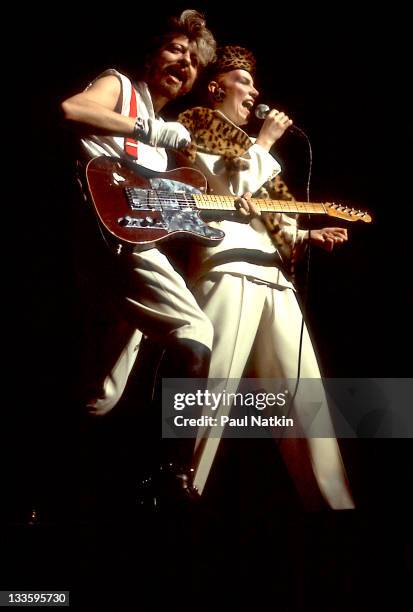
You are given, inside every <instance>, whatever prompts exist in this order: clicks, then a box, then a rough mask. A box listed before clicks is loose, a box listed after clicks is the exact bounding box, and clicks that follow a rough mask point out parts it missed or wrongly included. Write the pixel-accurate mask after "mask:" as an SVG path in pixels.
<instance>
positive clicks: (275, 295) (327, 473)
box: [193, 273, 354, 509]
mask: <svg viewBox="0 0 413 612" xmlns="http://www.w3.org/2000/svg"><path fill="white" fill-rule="evenodd" d="M193 292H194V295H195V296H196V298H197V300H198V303H199V305H200V306H201V308H202V310H203V311H204V313H205V315H206V316H207V317H208V319H209V320H210V321H212V323H213V325H214V342H213V350H212V360H211V366H210V374H209V376H210V378H223V379H240V378H241V377H242V376H243V375H247V376H249V377H258V378H283V379H296V376H297V365H298V350H299V342H300V331H301V324H302V315H301V311H300V308H299V305H298V302H297V299H296V296H295V294H294V292H293V290H292V289H277V288H274V287H273V286H269V285H268V284H267V283H262V282H260V281H254V280H252V279H248V277H245V276H242V275H240V276H237V275H233V274H223V273H210V274H209V275H206V276H204V277H203V278H202V279H201V280H200V281H198V282H197V284H196V285H195V287H194V288H193ZM247 362H248V371H247V372H245V368H246V366H247ZM300 376H301V378H317V379H319V378H321V375H320V370H319V366H318V363H317V358H316V355H315V352H314V349H313V346H312V343H311V340H310V337H309V334H308V331H307V328H306V326H304V333H303V340H302V354H301V375H300ZM323 395H324V397H323V401H322V406H321V407H320V409H319V411H318V416H317V418H318V419H322V421H323V423H324V430H325V423H326V422H327V425H328V427H329V431H330V432H331V437H325V438H317V437H309V438H308V439H307V440H298V439H294V438H292V439H290V438H284V439H282V441H281V444H280V451H281V454H282V456H283V459H284V461H285V462H286V464H287V467H288V469H289V471H290V474H291V475H292V477H293V480H294V482H295V484H296V486H297V489H298V491H299V493H300V494H301V496H302V499H303V501H304V503H306V499H309V500H310V499H311V494H310V495H309V494H308V487H309V483H308V478H307V476H306V471H305V466H304V465H303V461H304V460H305V459H306V460H307V462H311V463H310V472H312V474H313V475H314V477H315V481H316V483H317V484H318V487H319V490H320V492H321V494H322V495H323V497H324V499H325V501H326V502H327V503H328V505H329V506H330V507H332V508H334V509H348V508H353V507H354V503H353V500H352V497H351V494H350V491H349V486H348V482H347V479H346V475H345V471H344V467H343V462H342V459H341V454H340V450H339V447H338V444H337V440H336V439H335V437H334V430H333V426H332V423H331V418H330V415H329V409H328V404H327V399H326V397H325V394H323ZM229 410H230V407H228V406H220V407H219V408H218V410H217V414H216V416H219V414H224V413H225V412H227V413H228V412H229ZM294 411H295V417H296V418H298V421H300V418H301V417H302V416H303V415H302V414H301V413H300V395H299V393H298V394H297V396H296V399H295V403H294ZM315 425H316V424H315ZM219 442H220V440H219V438H218V437H207V438H206V439H203V440H201V439H200V438H198V440H197V445H196V446H197V451H196V460H197V464H196V470H195V485H196V486H197V487H198V489H199V491H200V492H201V493H202V491H203V489H204V487H205V484H206V480H207V478H208V474H209V472H210V469H211V467H212V463H213V461H214V458H215V454H216V452H217V449H218V445H219ZM302 443H304V444H305V448H306V452H305V453H303V445H302ZM309 505H311V502H309Z"/></svg>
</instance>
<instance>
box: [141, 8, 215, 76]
mask: <svg viewBox="0 0 413 612" xmlns="http://www.w3.org/2000/svg"><path fill="white" fill-rule="evenodd" d="M176 34H183V35H184V36H186V37H187V38H188V40H189V41H190V42H195V43H196V45H197V48H198V57H199V62H200V65H201V66H202V67H203V68H204V67H205V66H207V65H208V64H210V63H211V62H212V61H214V59H215V51H216V47H217V44H216V42H215V38H214V36H213V34H212V32H211V31H210V30H209V29H208V28H207V27H206V21H205V17H204V16H203V14H202V13H199V12H198V11H195V10H192V9H187V10H185V11H183V12H182V13H181V14H180V15H179V17H168V18H167V19H166V21H164V23H163V24H161V25H160V27H159V29H158V33H157V34H156V35H155V36H154V38H153V39H152V41H151V43H150V45H149V49H148V53H147V59H148V63H149V64H150V63H151V55H153V54H154V53H156V51H158V50H159V49H160V48H161V47H163V46H164V45H165V44H166V43H168V42H169V41H170V40H172V38H173V37H174V36H176Z"/></svg>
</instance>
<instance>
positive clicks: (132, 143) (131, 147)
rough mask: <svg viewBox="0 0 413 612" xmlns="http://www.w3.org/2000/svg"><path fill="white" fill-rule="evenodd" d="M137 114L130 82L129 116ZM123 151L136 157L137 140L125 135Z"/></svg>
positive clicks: (134, 96) (136, 105)
mask: <svg viewBox="0 0 413 612" xmlns="http://www.w3.org/2000/svg"><path fill="white" fill-rule="evenodd" d="M137 116H138V104H137V100H136V91H135V88H134V87H133V84H131V95H130V105H129V117H137ZM123 148H124V150H125V153H127V154H128V155H130V156H131V157H133V158H134V159H138V141H137V140H134V139H133V138H131V137H130V136H127V137H125V141H124V146H123Z"/></svg>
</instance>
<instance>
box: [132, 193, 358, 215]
mask: <svg viewBox="0 0 413 612" xmlns="http://www.w3.org/2000/svg"><path fill="white" fill-rule="evenodd" d="M128 189H134V188H128ZM146 193H147V194H148V193H150V194H154V195H147V197H146V202H148V203H152V202H156V203H157V204H158V205H159V206H162V205H163V202H162V198H163V199H165V200H172V201H173V202H174V203H177V204H178V205H181V204H182V208H187V207H191V206H192V205H193V204H195V205H199V204H201V205H202V204H205V205H208V204H211V205H215V206H219V205H220V204H221V203H220V202H214V200H213V197H211V196H207V197H206V202H197V201H196V200H195V199H194V197H193V194H189V193H184V192H183V193H182V195H180V196H179V197H176V195H175V194H174V196H173V198H171V192H170V191H161V190H150V191H146ZM128 195H130V197H133V193H130V194H128ZM195 195H198V196H199V197H200V198H203V197H205V196H204V194H195ZM188 196H189V197H190V198H191V199H192V202H193V204H192V203H191V201H189V202H188ZM216 197H217V198H218V199H220V200H222V199H223V198H227V199H228V200H229V201H228V204H226V203H225V202H222V206H223V207H224V206H229V205H230V203H231V202H232V201H233V199H234V198H233V197H232V196H216ZM262 200H263V202H262V205H263V206H264V205H265V206H269V207H270V206H271V204H270V203H267V201H266V200H265V199H264V198H262ZM253 201H254V202H255V203H258V202H259V201H260V198H253ZM271 202H273V203H277V207H278V205H282V210H281V211H278V210H277V211H274V210H272V208H270V209H269V210H268V212H283V211H286V212H297V209H300V210H302V211H304V212H308V211H312V209H313V208H318V209H320V207H321V208H322V209H323V210H327V209H330V208H333V210H335V211H337V212H341V211H342V212H345V213H347V214H354V215H365V214H366V213H365V212H364V211H361V210H357V209H355V208H350V207H349V206H345V205H344V204H341V205H336V204H334V205H329V204H326V203H323V202H294V203H291V204H289V203H287V201H286V200H271ZM223 209H224V208H223ZM264 212H266V211H264ZM317 212H319V210H318V211H316V210H314V213H317Z"/></svg>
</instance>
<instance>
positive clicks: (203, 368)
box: [138, 339, 211, 509]
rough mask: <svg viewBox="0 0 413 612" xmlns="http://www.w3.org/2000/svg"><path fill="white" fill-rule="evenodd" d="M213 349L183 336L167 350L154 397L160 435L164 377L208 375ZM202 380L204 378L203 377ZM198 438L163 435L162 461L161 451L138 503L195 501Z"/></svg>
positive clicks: (157, 505)
mask: <svg viewBox="0 0 413 612" xmlns="http://www.w3.org/2000/svg"><path fill="white" fill-rule="evenodd" d="M210 360H211V351H210V349H209V348H208V347H207V346H205V345H204V344H202V343H200V342H197V341H195V340H187V339H179V340H177V341H176V342H175V343H174V344H173V345H170V346H169V347H167V348H166V349H165V351H164V354H163V357H162V361H161V363H160V366H159V369H158V377H157V384H156V386H155V393H154V401H153V412H152V414H153V416H154V424H155V425H154V426H155V432H154V434H153V439H155V440H156V439H158V436H159V416H160V415H161V412H162V379H164V378H198V379H202V380H203V381H204V385H203V386H204V387H206V381H207V378H208V372H209V364H210ZM200 382H201V381H200ZM193 451H194V439H191V438H180V439H176V438H174V439H163V440H162V448H161V453H160V455H161V457H162V459H161V462H160V464H159V455H157V457H156V458H154V461H153V463H154V465H155V466H156V467H155V468H154V469H153V470H152V474H151V475H150V476H148V477H147V478H144V479H143V480H142V481H141V482H140V484H139V487H138V488H139V493H138V503H139V504H140V505H141V506H148V504H149V505H150V506H152V508H153V509H159V508H161V507H170V505H171V504H172V505H180V504H182V503H185V502H194V501H196V500H197V499H199V494H198V492H197V490H196V488H195V487H194V485H193V477H194V470H193V467H192V458H193Z"/></svg>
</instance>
